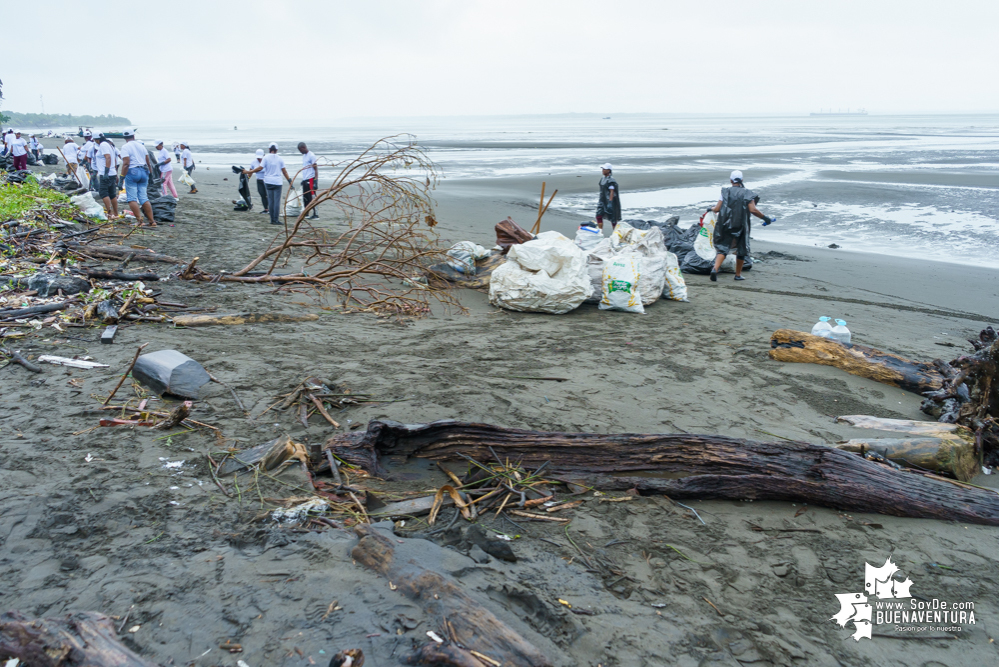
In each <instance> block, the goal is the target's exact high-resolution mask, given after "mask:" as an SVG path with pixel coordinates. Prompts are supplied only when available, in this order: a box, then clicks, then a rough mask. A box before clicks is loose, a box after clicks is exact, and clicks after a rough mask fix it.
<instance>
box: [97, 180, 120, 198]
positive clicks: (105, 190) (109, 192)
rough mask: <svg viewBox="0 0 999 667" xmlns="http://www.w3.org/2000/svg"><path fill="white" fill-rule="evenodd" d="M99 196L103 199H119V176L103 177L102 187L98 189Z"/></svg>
mask: <svg viewBox="0 0 999 667" xmlns="http://www.w3.org/2000/svg"><path fill="white" fill-rule="evenodd" d="M97 194H98V195H99V196H100V198H101V199H104V198H105V197H107V198H108V199H117V198H118V177H117V176H101V177H100V185H99V186H98V188H97Z"/></svg>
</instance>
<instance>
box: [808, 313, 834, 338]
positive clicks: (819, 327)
mask: <svg viewBox="0 0 999 667" xmlns="http://www.w3.org/2000/svg"><path fill="white" fill-rule="evenodd" d="M812 335H813V336H822V337H823V338H832V325H831V324H829V318H828V317H826V316H825V315H823V316H822V317H820V318H819V321H818V322H816V323H815V326H814V327H812Z"/></svg>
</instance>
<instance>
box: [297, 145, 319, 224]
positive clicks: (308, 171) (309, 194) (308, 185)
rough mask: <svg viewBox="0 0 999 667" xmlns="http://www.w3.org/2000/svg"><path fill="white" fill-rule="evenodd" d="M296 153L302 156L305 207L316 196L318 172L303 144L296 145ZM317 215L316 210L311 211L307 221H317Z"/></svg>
mask: <svg viewBox="0 0 999 667" xmlns="http://www.w3.org/2000/svg"><path fill="white" fill-rule="evenodd" d="M298 152H299V153H301V154H302V198H303V200H304V202H303V204H302V206H303V208H304V207H307V206H308V205H309V204H311V203H312V199H313V198H314V197H315V196H316V188H317V187H318V186H319V170H318V169H317V168H316V156H315V154H314V153H313V152H312V151H310V150H309V147H308V146H306V145H305V142H304V141H303V142H300V143H299V144H298ZM318 219H319V214H318V213H317V212H316V209H312V215H310V216H309V220H318Z"/></svg>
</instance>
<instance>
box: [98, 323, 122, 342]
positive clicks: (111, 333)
mask: <svg viewBox="0 0 999 667" xmlns="http://www.w3.org/2000/svg"><path fill="white" fill-rule="evenodd" d="M116 335H118V325H117V324H112V325H111V326H109V327H108V328H106V329H105V330H104V332H103V333H101V343H103V344H104V345H110V344H111V343H113V342H114V337H115V336H116Z"/></svg>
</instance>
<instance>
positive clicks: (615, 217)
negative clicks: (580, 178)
mask: <svg viewBox="0 0 999 667" xmlns="http://www.w3.org/2000/svg"><path fill="white" fill-rule="evenodd" d="M601 173H602V176H601V178H600V197H599V199H598V201H597V212H596V224H597V226H598V227H599V228H600V229H603V228H604V221H605V220H606V221H607V222H609V223H610V224H611V229H613V228H614V227H616V226H617V223H618V222H620V221H621V190H620V187H619V186H618V183H617V180H616V179H615V178H614V172H613V169H612V168H611V164H610V163H609V162H608V163H606V164H604V165H603V166H602V167H601ZM729 183H730V184H731V185H730V186H729V187H727V188H722V190H721V196H720V197H719V198H718V202H717V203H716V204H715V205H714V206H712V207H710V208H709V209H708V210H707V212H709V213H716V214H718V219H717V221H716V222H715V231H714V236H713V237H712V242H713V243H714V247H715V251H716V252H717V254H716V255H715V264H714V267H713V268H712V270H711V281H712V282H717V281H718V271H719V270H721V265H722V262H724V261H725V257H726V256H727V255H728V254H729V252H732V251H733V250H734V251H735V279H736V280H745V278H744V277H743V275H742V268H743V266H744V264H745V261H746V258H747V257H749V233H750V228H751V224H750V222H751V220H750V216H755V217H757V218H759V219H760V220H762V221H763V226H764V227H766V226H767V225H769V224H771V223H773V222H775V221H776V220H777V218H771V217H768V216H766V215H764V214H763V213H761V212H760V210H759V209H758V208H757V207H756V205H757V204H758V203H759V201H760V196H759V195H758V194H756V193H755V192H753V191H752V190H750V189H749V188H747V187H746V184H745V183H744V182H743V176H742V172H741V171H740V170H738V169H736V170H735V171H733V172H732V173H731V174H730V175H729Z"/></svg>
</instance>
